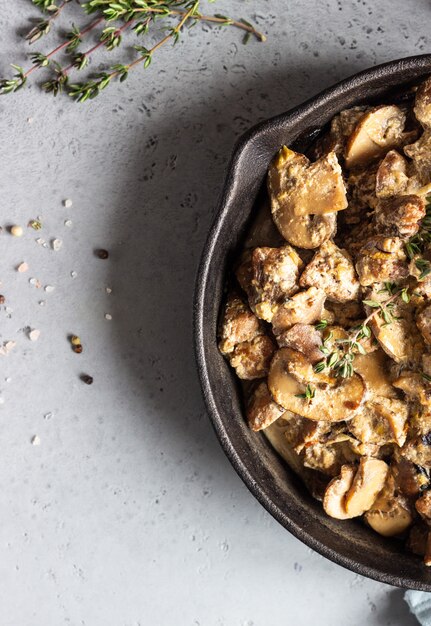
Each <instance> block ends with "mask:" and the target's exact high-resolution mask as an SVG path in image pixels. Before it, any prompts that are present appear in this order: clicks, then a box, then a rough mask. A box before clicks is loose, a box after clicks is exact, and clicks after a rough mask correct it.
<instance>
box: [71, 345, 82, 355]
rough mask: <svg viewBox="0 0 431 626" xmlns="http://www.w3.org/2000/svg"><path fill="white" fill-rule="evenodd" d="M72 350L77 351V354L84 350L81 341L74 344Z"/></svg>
mask: <svg viewBox="0 0 431 626" xmlns="http://www.w3.org/2000/svg"><path fill="white" fill-rule="evenodd" d="M72 350H73V351H74V352H76V354H81V352H82V346H81V344H80V343H78V344H77V345H76V346H74V345H72Z"/></svg>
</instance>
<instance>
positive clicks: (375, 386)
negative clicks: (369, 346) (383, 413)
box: [354, 348, 398, 398]
mask: <svg viewBox="0 0 431 626" xmlns="http://www.w3.org/2000/svg"><path fill="white" fill-rule="evenodd" d="M354 368H355V371H356V372H357V373H358V374H360V375H361V376H362V378H363V380H364V382H365V385H366V387H367V389H368V390H369V392H370V393H371V394H372V395H373V396H383V397H385V398H396V397H397V395H398V394H397V392H396V390H395V389H394V387H393V385H392V382H391V379H390V376H389V359H388V357H387V356H386V354H385V353H384V352H383V350H382V349H381V348H379V349H378V350H376V351H374V352H369V353H368V354H358V355H356V356H355V361H354Z"/></svg>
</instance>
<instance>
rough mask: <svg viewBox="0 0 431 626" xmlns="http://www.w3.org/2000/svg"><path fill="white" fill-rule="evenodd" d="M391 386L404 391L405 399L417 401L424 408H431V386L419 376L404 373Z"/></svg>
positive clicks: (413, 373) (414, 373)
mask: <svg viewBox="0 0 431 626" xmlns="http://www.w3.org/2000/svg"><path fill="white" fill-rule="evenodd" d="M392 384H393V385H394V387H396V388H397V389H401V391H404V393H405V394H406V396H407V397H410V398H413V399H415V400H418V401H419V402H420V404H421V405H422V406H424V407H429V408H431V386H430V384H429V383H428V381H426V380H425V379H424V378H423V376H421V374H418V373H416V372H407V371H405V372H403V373H402V374H401V376H400V377H399V378H397V380H395V381H394V382H393V383H392Z"/></svg>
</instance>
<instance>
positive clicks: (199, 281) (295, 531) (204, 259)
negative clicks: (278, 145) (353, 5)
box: [193, 54, 431, 591]
mask: <svg viewBox="0 0 431 626" xmlns="http://www.w3.org/2000/svg"><path fill="white" fill-rule="evenodd" d="M430 66H431V54H424V55H417V56H411V57H406V58H403V59H399V60H395V61H390V62H388V63H384V64H381V65H377V66H375V67H372V68H370V69H366V70H364V71H361V72H359V73H357V74H355V75H353V76H351V77H349V78H346V79H344V80H342V81H340V82H339V83H337V84H335V85H334V86H332V87H329V88H327V89H325V90H324V91H322V92H320V93H319V94H318V95H316V96H314V97H312V98H310V99H308V100H307V101H306V102H304V103H303V104H301V105H299V106H297V107H295V108H293V109H291V110H290V111H288V112H286V113H283V114H281V115H278V116H275V117H272V118H270V119H269V120H266V121H264V122H261V123H260V124H257V125H256V126H253V127H252V128H251V129H250V130H248V131H247V132H246V133H245V134H243V135H242V136H241V137H240V138H239V140H238V141H237V143H236V146H235V148H234V151H233V155H232V157H231V160H230V164H229V166H228V169H227V175H226V179H225V184H224V187H223V191H222V194H221V198H220V201H219V204H218V210H217V213H216V216H215V218H214V221H213V224H212V227H211V229H210V231H209V234H208V237H207V240H206V243H205V246H204V249H203V252H202V256H201V261H200V264H199V268H198V272H197V277H196V286H195V295H194V302H193V332H194V349H195V357H196V361H197V369H198V374H199V378H200V383H201V388H202V391H203V396H204V401H205V405H206V408H207V411H208V413H209V416H210V418H211V421H212V424H213V427H214V429H215V432H216V434H217V437H218V439H219V441H220V443H221V446H222V448H223V450H224V452H225V454H226V456H227V457H228V459H229V461H230V462H231V464H232V465H233V467H234V469H235V470H236V472H237V474H238V475H239V476H240V478H241V479H242V480H243V482H244V483H245V485H246V486H247V488H248V489H249V490H250V491H251V493H252V494H253V495H254V496H255V497H256V498H257V500H258V501H259V502H260V503H261V504H262V505H263V506H264V507H265V509H266V510H267V511H268V512H269V513H270V514H271V515H272V516H273V517H274V518H275V519H276V520H277V521H278V522H279V523H280V524H281V525H282V526H283V527H284V528H286V529H287V530H288V531H289V532H291V533H292V535H294V536H295V537H296V538H297V539H299V540H300V541H302V542H303V543H304V544H306V545H307V546H309V547H310V548H312V549H313V550H315V551H316V552H318V553H319V554H321V555H322V556H324V557H326V558H328V559H329V560H331V561H333V562H334V563H337V564H338V565H341V566H343V567H345V568H347V569H349V570H351V571H353V572H355V573H358V574H361V575H362V576H366V577H368V578H372V579H374V580H376V581H379V582H383V583H387V584H391V585H394V586H396V587H403V588H407V589H416V590H419V591H431V584H428V583H426V582H423V583H422V582H420V581H418V580H416V579H412V578H410V577H409V576H406V575H403V576H399V577H398V576H395V575H393V574H390V573H388V572H385V571H383V570H380V569H378V568H375V567H371V566H368V565H364V564H362V563H359V562H357V561H355V560H354V559H351V558H350V557H348V556H344V555H342V554H340V553H339V552H336V551H334V550H333V549H332V548H330V547H328V546H327V545H326V544H325V543H323V542H321V541H320V540H319V539H317V538H316V537H315V536H314V535H312V534H310V533H309V532H308V531H307V530H306V529H305V528H304V527H302V526H300V525H299V524H297V523H296V522H295V521H294V520H292V519H291V518H290V517H289V514H288V513H286V511H285V510H282V509H281V508H280V507H279V506H277V504H275V502H274V501H273V500H272V499H271V498H270V497H269V496H268V495H267V493H266V491H265V490H264V489H263V488H262V486H261V485H260V484H259V482H258V481H256V480H255V478H254V477H253V476H252V474H251V472H250V471H249V469H248V468H247V467H246V465H245V464H244V462H243V460H242V459H241V456H240V455H239V454H238V452H237V450H236V449H235V447H234V445H233V444H232V442H231V441H230V439H229V437H228V435H227V433H226V429H225V427H224V425H223V422H222V419H221V417H220V415H219V413H218V409H217V406H216V403H215V400H214V395H213V389H212V385H211V380H210V377H209V374H208V368H207V363H206V358H205V347H204V344H205V341H204V336H205V320H204V302H205V294H206V289H207V281H208V274H209V269H210V264H211V258H212V255H213V251H214V248H215V246H216V245H217V242H218V236H219V233H220V230H221V227H222V223H223V221H224V219H225V217H226V215H227V214H228V213H229V198H230V197H231V196H232V195H233V194H234V193H235V184H236V180H237V177H238V175H239V173H240V171H241V165H242V163H241V162H242V157H243V156H244V152H245V150H246V147H247V146H248V144H249V143H250V142H253V141H254V140H256V139H257V138H259V137H262V136H263V135H265V134H266V132H267V131H268V130H269V129H270V128H272V127H273V126H275V125H276V126H285V125H287V124H295V123H296V122H297V121H298V120H300V119H301V118H303V117H305V116H307V115H308V113H309V112H310V111H311V110H312V109H313V108H315V107H316V106H324V105H325V103H327V102H330V101H332V100H333V99H335V98H336V97H337V96H340V95H342V94H343V92H345V91H351V90H353V89H356V88H359V87H360V86H362V85H364V84H365V83H366V82H368V81H377V80H378V79H380V78H384V77H385V76H386V77H388V76H392V75H393V74H397V73H399V72H405V73H407V72H408V71H409V70H418V68H423V69H424V70H429V69H430ZM404 82H406V81H404Z"/></svg>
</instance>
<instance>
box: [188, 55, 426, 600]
mask: <svg viewBox="0 0 431 626" xmlns="http://www.w3.org/2000/svg"><path fill="white" fill-rule="evenodd" d="M428 74H431V55H421V56H415V57H410V58H407V59H401V60H398V61H392V62H391V63H386V64H384V65H380V66H378V67H374V68H371V69H369V70H366V71H364V72H360V73H359V74H356V75H355V76H352V77H351V78H348V79H347V80H344V81H342V82H341V83H338V84H337V85H335V86H334V87H331V88H330V89H327V90H325V91H323V92H322V93H320V94H319V95H318V96H316V97H315V98H312V99H310V100H308V101H307V102H305V103H304V104H302V105H301V106H299V107H296V108H295V109H293V110H291V111H289V112H287V113H284V114H283V115H279V116H277V117H274V118H272V119H270V120H268V121H266V122H263V123H261V124H259V125H258V126H255V127H254V128H252V129H251V130H250V131H248V132H247V133H246V134H245V135H243V137H242V138H241V139H240V140H239V142H238V144H237V147H236V149H235V151H234V154H233V157H232V160H231V163H230V166H229V170H228V174H227V179H226V183H225V186H224V190H223V193H222V196H221V200H220V205H219V210H218V213H217V216H216V218H215V221H214V224H213V226H212V228H211V231H210V233H209V236H208V240H207V242H206V244H205V248H204V251H203V254H202V260H201V263H200V267H199V272H198V277H197V284H196V292H195V301H194V334H195V350H196V358H197V365H198V370H199V376H200V381H201V385H202V390H203V395H204V398H205V402H206V406H207V409H208V413H209V415H210V417H211V420H212V423H213V425H214V428H215V431H216V433H217V436H218V438H219V440H220V443H221V445H222V446H223V449H224V451H225V452H226V454H227V456H228V457H229V459H230V461H231V463H232V465H233V466H234V468H235V470H236V471H237V472H238V474H239V475H240V476H241V478H242V480H243V481H244V482H245V484H246V485H247V487H248V488H249V489H250V491H251V492H252V493H253V495H254V496H255V497H256V498H257V499H258V500H259V502H260V503H261V504H262V505H263V506H264V507H265V508H266V509H267V510H268V511H269V512H270V513H271V515H273V517H275V519H276V520H278V521H279V522H280V524H282V525H283V526H284V527H285V528H286V529H287V530H289V531H290V532H291V533H292V534H293V535H295V537H297V538H298V539H300V540H301V541H303V542H304V543H305V544H307V545H308V546H310V547H311V548H313V549H314V550H316V551H317V552H319V553H320V554H322V555H323V556H326V557H327V558H328V559H331V560H332V561H334V562H335V563H338V564H339V565H343V566H344V567H347V568H349V569H351V570H353V571H354V572H358V573H359V574H362V575H364V576H369V577H370V578H374V579H376V580H379V581H381V582H384V583H389V584H391V585H396V586H398V587H408V588H411V589H420V590H424V591H431V570H430V568H426V567H425V566H424V565H423V564H422V562H421V558H420V557H417V556H414V555H412V554H409V553H407V552H405V551H404V547H403V543H402V542H400V541H398V540H395V539H385V538H382V537H380V536H379V535H377V534H376V533H375V532H373V531H371V530H369V529H367V528H366V527H365V526H364V525H363V524H362V523H360V522H357V521H356V522H355V521H337V520H335V519H332V518H330V517H328V516H327V515H325V513H324V512H323V509H322V506H321V504H320V503H319V502H316V501H315V500H314V499H313V498H312V497H311V496H310V495H309V494H308V492H307V490H306V488H305V486H304V485H303V484H302V483H301V481H300V480H299V479H298V478H297V477H296V476H295V475H294V474H293V472H292V471H291V470H290V469H289V468H288V467H287V466H286V464H285V463H284V462H283V461H282V460H281V459H280V458H279V457H278V455H277V453H276V452H275V451H274V450H273V449H272V448H271V446H270V445H269V443H268V442H267V440H266V438H265V436H264V435H263V434H261V433H253V432H252V431H250V430H249V428H248V427H247V426H246V424H245V421H244V419H243V416H242V412H241V396H240V392H239V386H238V385H237V382H236V381H235V377H234V375H233V373H232V371H231V370H230V368H229V366H228V365H227V363H226V361H225V360H224V359H223V357H222V356H221V354H220V353H219V351H218V349H217V337H216V334H217V321H218V315H219V309H220V303H221V300H222V297H223V287H224V283H225V279H226V273H227V270H228V267H229V262H230V260H231V259H232V258H233V255H234V253H235V251H236V249H237V246H238V245H239V244H240V242H241V238H242V237H243V235H244V232H245V230H246V228H247V224H248V222H249V220H250V217H251V216H252V215H253V214H254V212H255V211H256V210H257V209H258V207H257V206H256V205H257V203H256V198H257V197H258V194H259V191H261V189H262V187H263V185H264V184H265V178H266V173H267V170H268V166H269V163H270V161H271V159H272V158H273V156H274V155H275V153H276V152H277V150H278V149H279V147H280V146H281V145H282V144H287V145H289V146H292V145H294V146H295V147H296V148H297V149H298V150H306V149H307V147H308V146H309V145H310V143H311V140H312V139H314V138H315V136H316V134H318V132H319V130H320V129H321V128H322V127H324V126H325V125H326V124H327V123H328V122H329V121H330V120H331V118H332V117H333V116H334V115H335V114H336V113H338V112H339V111H340V110H342V109H346V108H348V107H351V106H355V105H357V104H362V103H369V102H376V103H377V102H385V101H393V100H397V99H398V98H399V96H400V94H403V93H405V91H406V88H407V87H408V86H409V85H411V84H414V83H415V82H419V81H420V80H421V79H423V78H425V77H426V76H427V75H428Z"/></svg>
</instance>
